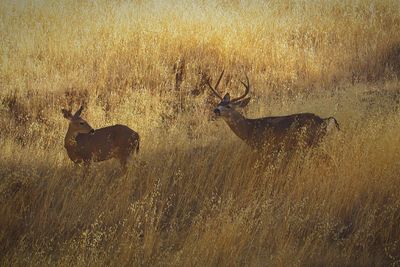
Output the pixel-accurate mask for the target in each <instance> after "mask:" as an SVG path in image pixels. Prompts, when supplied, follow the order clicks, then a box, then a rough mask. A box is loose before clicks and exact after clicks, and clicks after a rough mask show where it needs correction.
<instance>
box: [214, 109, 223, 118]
mask: <svg viewBox="0 0 400 267" xmlns="http://www.w3.org/2000/svg"><path fill="white" fill-rule="evenodd" d="M214 114H215V115H218V116H220V115H221V110H219V108H216V109H214Z"/></svg>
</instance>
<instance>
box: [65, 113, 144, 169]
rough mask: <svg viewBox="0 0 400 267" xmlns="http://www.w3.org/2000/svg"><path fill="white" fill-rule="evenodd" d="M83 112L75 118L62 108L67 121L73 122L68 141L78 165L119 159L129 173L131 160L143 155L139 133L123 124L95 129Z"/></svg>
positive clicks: (70, 154)
mask: <svg viewBox="0 0 400 267" xmlns="http://www.w3.org/2000/svg"><path fill="white" fill-rule="evenodd" d="M82 110H83V106H81V107H80V108H79V110H78V111H76V112H75V114H74V115H72V113H71V110H66V109H61V111H62V113H63V115H64V118H66V119H68V120H69V126H68V131H67V134H66V135H65V138H64V147H65V149H66V150H67V154H68V157H69V158H70V159H71V160H72V161H73V162H74V163H75V164H84V165H90V163H91V162H99V161H104V160H108V159H111V158H115V159H118V160H119V162H120V163H121V167H122V169H123V170H124V171H126V169H127V166H126V165H127V162H128V159H129V158H130V157H131V155H132V154H133V153H135V152H136V153H138V152H139V141H140V138H139V134H138V133H137V132H135V131H134V130H132V129H130V128H129V127H128V126H125V125H120V124H116V125H113V126H108V127H104V128H100V129H93V128H92V126H90V125H89V123H88V122H87V121H85V120H84V119H82V118H81V113H82Z"/></svg>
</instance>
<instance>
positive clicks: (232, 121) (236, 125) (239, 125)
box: [224, 110, 250, 141]
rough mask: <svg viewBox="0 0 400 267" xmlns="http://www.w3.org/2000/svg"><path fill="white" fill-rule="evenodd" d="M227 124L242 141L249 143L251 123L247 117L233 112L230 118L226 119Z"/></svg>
mask: <svg viewBox="0 0 400 267" xmlns="http://www.w3.org/2000/svg"><path fill="white" fill-rule="evenodd" d="M224 120H225V122H226V123H227V124H228V126H229V128H231V130H232V131H233V132H234V133H235V134H236V135H237V136H238V137H239V138H240V139H242V140H244V141H247V140H248V139H249V135H250V131H249V121H248V119H247V118H246V117H244V116H243V115H242V114H240V113H239V112H238V111H236V110H233V111H231V113H230V116H228V117H224Z"/></svg>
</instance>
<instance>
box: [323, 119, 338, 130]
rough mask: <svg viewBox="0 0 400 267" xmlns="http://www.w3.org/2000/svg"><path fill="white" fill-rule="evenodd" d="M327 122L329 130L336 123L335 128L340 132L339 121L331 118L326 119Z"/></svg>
mask: <svg viewBox="0 0 400 267" xmlns="http://www.w3.org/2000/svg"><path fill="white" fill-rule="evenodd" d="M325 120H326V121H327V122H328V123H327V125H326V128H327V129H328V128H330V126H331V125H332V123H334V126H335V127H336V129H338V130H339V131H340V126H339V123H338V122H337V120H336V119H335V118H334V117H329V118H326V119H325ZM332 126H333V125H332Z"/></svg>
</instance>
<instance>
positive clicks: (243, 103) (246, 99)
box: [234, 97, 251, 108]
mask: <svg viewBox="0 0 400 267" xmlns="http://www.w3.org/2000/svg"><path fill="white" fill-rule="evenodd" d="M250 99H251V97H247V98H245V99H243V100H240V101H237V102H235V103H234V104H235V106H237V107H240V108H244V107H245V106H247V104H249V102H250Z"/></svg>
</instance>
